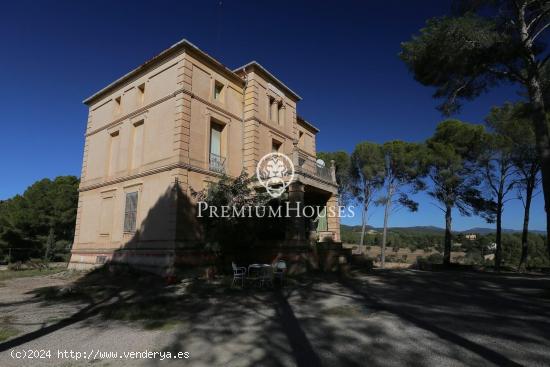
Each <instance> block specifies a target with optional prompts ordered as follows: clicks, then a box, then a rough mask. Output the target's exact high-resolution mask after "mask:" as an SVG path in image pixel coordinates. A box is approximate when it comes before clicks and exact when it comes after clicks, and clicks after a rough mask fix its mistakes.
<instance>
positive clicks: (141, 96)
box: [137, 83, 145, 105]
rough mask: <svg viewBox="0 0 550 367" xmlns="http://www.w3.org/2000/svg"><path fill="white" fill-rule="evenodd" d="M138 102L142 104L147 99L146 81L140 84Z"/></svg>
mask: <svg viewBox="0 0 550 367" xmlns="http://www.w3.org/2000/svg"><path fill="white" fill-rule="evenodd" d="M137 89H138V103H139V104H140V105H142V104H143V102H144V101H145V83H143V84H140V85H139V86H138V87H137Z"/></svg>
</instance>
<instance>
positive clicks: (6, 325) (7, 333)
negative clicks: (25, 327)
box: [0, 316, 20, 342]
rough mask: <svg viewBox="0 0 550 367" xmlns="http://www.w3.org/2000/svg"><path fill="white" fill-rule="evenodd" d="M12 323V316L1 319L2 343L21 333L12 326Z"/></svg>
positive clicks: (0, 333)
mask: <svg viewBox="0 0 550 367" xmlns="http://www.w3.org/2000/svg"><path fill="white" fill-rule="evenodd" d="M12 321H13V317H12V316H4V317H2V318H0V342H3V341H4V340H8V339H9V338H13V337H14V336H16V335H17V334H19V333H20V331H19V330H18V329H16V328H15V327H13V326H12V324H11V323H12Z"/></svg>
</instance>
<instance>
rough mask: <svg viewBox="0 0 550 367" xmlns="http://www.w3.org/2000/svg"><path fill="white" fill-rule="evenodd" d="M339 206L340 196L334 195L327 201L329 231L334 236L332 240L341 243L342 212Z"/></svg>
mask: <svg viewBox="0 0 550 367" xmlns="http://www.w3.org/2000/svg"><path fill="white" fill-rule="evenodd" d="M338 205H339V204H338V194H332V195H331V197H330V199H328V201H327V229H328V230H329V231H330V232H332V233H333V234H334V235H333V238H332V239H333V240H334V241H335V242H340V211H339V210H338Z"/></svg>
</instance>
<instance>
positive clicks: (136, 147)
mask: <svg viewBox="0 0 550 367" xmlns="http://www.w3.org/2000/svg"><path fill="white" fill-rule="evenodd" d="M142 157H143V121H139V122H136V123H135V124H134V127H133V133H132V145H131V155H130V159H131V161H130V169H136V168H139V167H140V166H141V160H142Z"/></svg>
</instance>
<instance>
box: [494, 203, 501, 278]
mask: <svg viewBox="0 0 550 367" xmlns="http://www.w3.org/2000/svg"><path fill="white" fill-rule="evenodd" d="M496 243H497V248H496V251H495V270H496V271H500V263H501V261H502V194H500V193H499V197H498V199H497V235H496Z"/></svg>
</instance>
